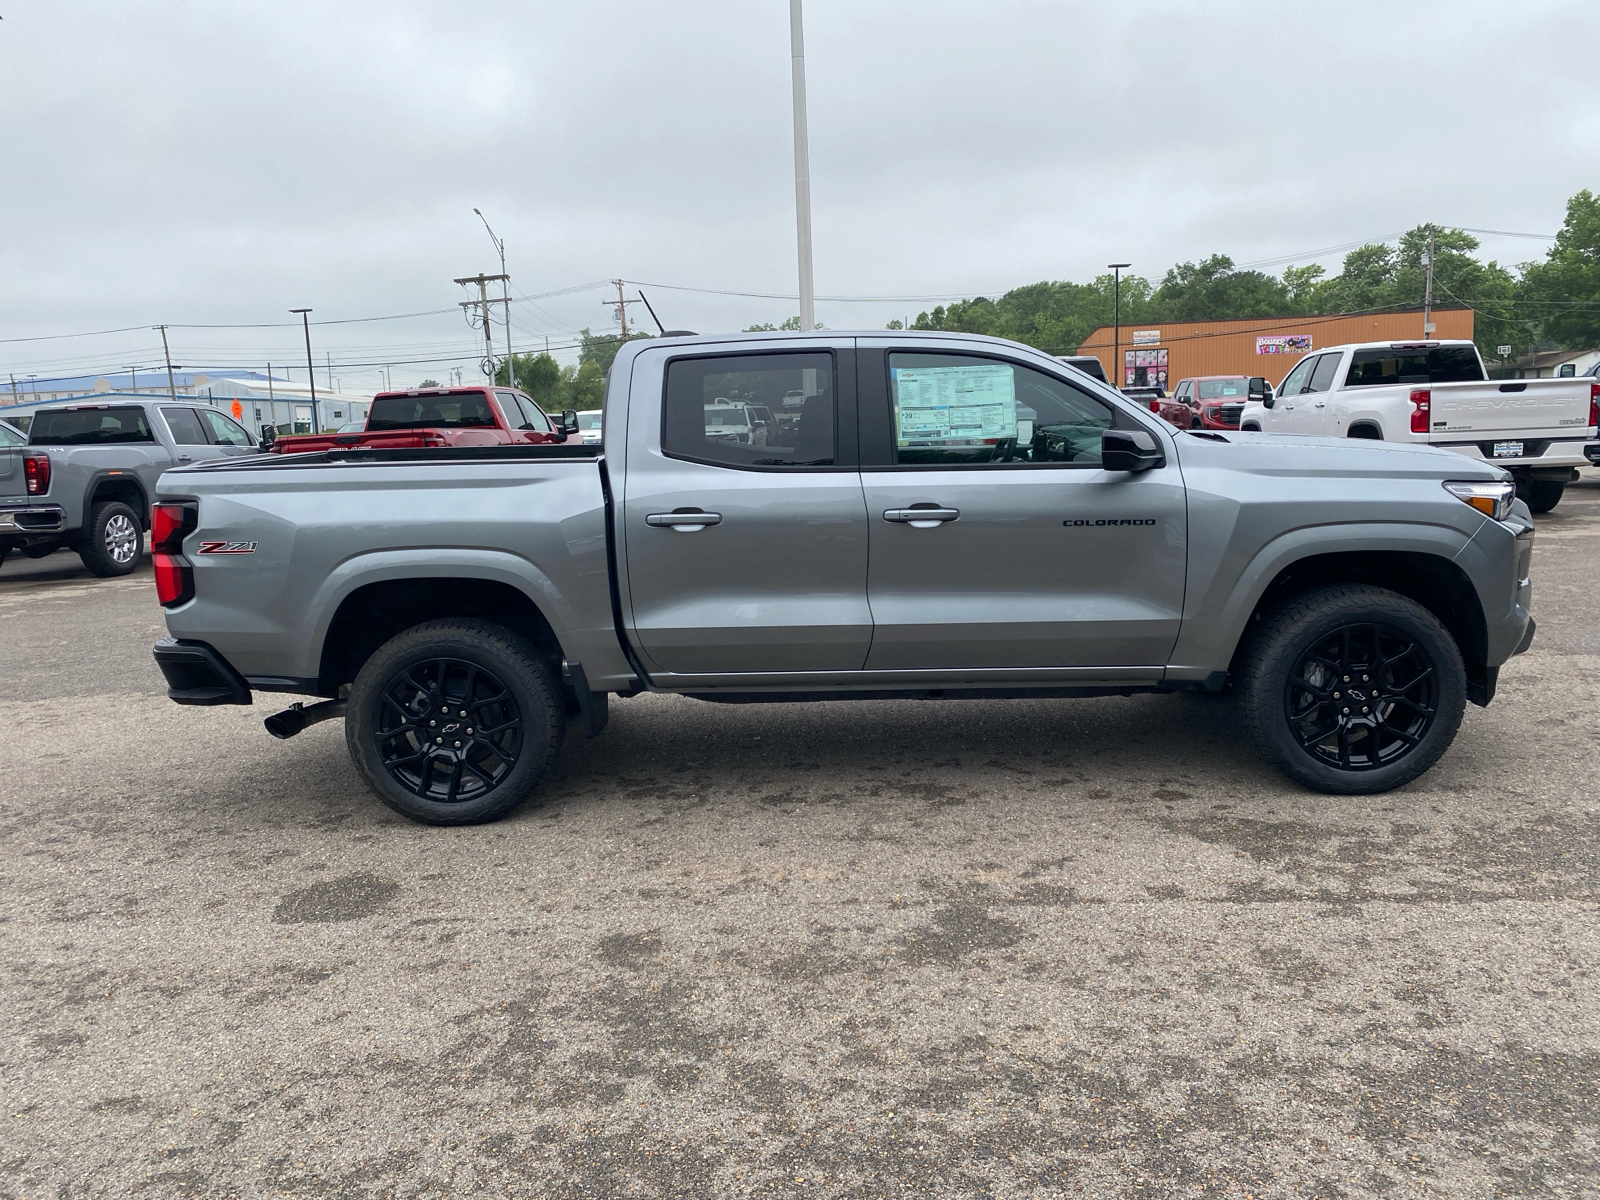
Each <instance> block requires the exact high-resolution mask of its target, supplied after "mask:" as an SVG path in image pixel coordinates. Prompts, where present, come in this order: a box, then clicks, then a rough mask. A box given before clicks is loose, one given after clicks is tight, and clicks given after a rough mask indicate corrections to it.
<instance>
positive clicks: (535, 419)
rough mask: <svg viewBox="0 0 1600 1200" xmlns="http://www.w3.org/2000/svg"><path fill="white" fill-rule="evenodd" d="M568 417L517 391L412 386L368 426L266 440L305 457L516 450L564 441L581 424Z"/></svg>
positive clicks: (386, 397)
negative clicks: (335, 452) (363, 450)
mask: <svg viewBox="0 0 1600 1200" xmlns="http://www.w3.org/2000/svg"><path fill="white" fill-rule="evenodd" d="M576 416H577V414H576V413H568V414H564V415H563V417H562V424H561V425H560V426H559V427H558V426H557V425H556V424H555V423H554V422H552V421H551V420H550V418H549V417H548V416H546V415H545V412H544V410H543V409H542V408H540V407H539V406H538V405H537V404H535V403H534V402H533V401H532V400H531V399H530V398H529V397H527V396H526V395H524V394H523V393H521V392H519V391H516V390H515V389H512V388H492V387H488V386H482V387H459V388H444V387H441V388H411V389H410V390H409V391H404V392H379V393H378V394H377V395H376V396H374V397H373V398H372V407H371V408H370V409H369V410H368V412H367V420H366V423H365V425H363V426H361V427H359V428H358V429H355V430H351V431H349V432H345V431H344V430H343V429H341V430H340V431H339V432H337V433H301V434H294V435H292V436H290V437H274V438H266V434H267V432H268V429H269V428H270V427H264V428H263V429H262V431H261V432H262V435H263V438H264V440H265V441H266V443H267V446H268V448H269V449H271V450H272V451H273V453H275V454H305V453H309V452H311V451H314V450H328V449H331V448H333V447H335V446H365V447H369V448H371V449H374V450H408V449H422V448H426V447H430V446H513V445H542V444H545V443H549V442H563V441H565V440H566V438H567V435H568V434H569V433H574V432H576V431H577V430H576V426H575V425H573V424H572V423H571V421H570V420H569V418H576Z"/></svg>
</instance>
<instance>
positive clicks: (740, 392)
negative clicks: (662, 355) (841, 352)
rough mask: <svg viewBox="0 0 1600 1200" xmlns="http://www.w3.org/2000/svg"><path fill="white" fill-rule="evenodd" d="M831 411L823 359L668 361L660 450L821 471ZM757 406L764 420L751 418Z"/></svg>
mask: <svg viewBox="0 0 1600 1200" xmlns="http://www.w3.org/2000/svg"><path fill="white" fill-rule="evenodd" d="M837 408H838V406H837V402H836V393H835V389H834V381H833V356H832V355H831V354H750V355H740V356H734V357H716V358H679V359H674V360H673V361H672V362H671V363H669V364H668V365H667V396H666V403H665V406H664V408H663V410H662V419H661V447H662V449H663V450H665V451H666V452H667V453H668V454H670V455H671V456H672V457H674V458H687V459H691V460H693V461H695V462H704V463H714V464H716V465H718V466H726V467H828V466H832V465H833V464H834V461H835V450H834V445H835V437H834V425H835V422H836V420H837V419H838V412H837ZM764 409H770V410H771V412H772V413H773V414H775V416H774V419H773V420H772V421H771V422H768V421H764V420H756V419H753V418H752V411H754V412H757V413H759V412H761V411H762V410H764Z"/></svg>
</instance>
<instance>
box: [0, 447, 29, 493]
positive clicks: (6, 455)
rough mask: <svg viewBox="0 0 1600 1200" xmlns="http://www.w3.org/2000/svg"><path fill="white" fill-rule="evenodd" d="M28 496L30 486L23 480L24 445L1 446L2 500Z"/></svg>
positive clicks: (0, 478) (0, 477) (0, 486)
mask: <svg viewBox="0 0 1600 1200" xmlns="http://www.w3.org/2000/svg"><path fill="white" fill-rule="evenodd" d="M27 498H28V488H27V485H26V484H25V483H24V482H23V480H22V447H21V446H0V501H5V500H26V499H27Z"/></svg>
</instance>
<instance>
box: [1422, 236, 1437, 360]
mask: <svg viewBox="0 0 1600 1200" xmlns="http://www.w3.org/2000/svg"><path fill="white" fill-rule="evenodd" d="M1434 328H1435V327H1434V324H1433V231H1432V230H1429V231H1428V283H1427V287H1426V288H1425V289H1424V291H1423V293H1422V336H1423V337H1424V338H1428V337H1430V336H1431V335H1432V334H1433V331H1434Z"/></svg>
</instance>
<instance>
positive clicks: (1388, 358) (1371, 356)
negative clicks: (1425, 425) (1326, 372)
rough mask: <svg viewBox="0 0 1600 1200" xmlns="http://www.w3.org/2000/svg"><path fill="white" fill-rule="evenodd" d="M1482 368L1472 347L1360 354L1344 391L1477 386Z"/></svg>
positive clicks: (1434, 347)
mask: <svg viewBox="0 0 1600 1200" xmlns="http://www.w3.org/2000/svg"><path fill="white" fill-rule="evenodd" d="M1482 379H1483V367H1482V366H1481V365H1480V364H1479V362H1478V355H1477V352H1476V351H1474V350H1473V348H1472V347H1471V346H1433V347H1431V348H1427V347H1420V346H1419V347H1416V348H1403V347H1402V348H1399V349H1396V348H1392V347H1391V348H1385V349H1380V350H1357V351H1356V352H1355V355H1354V356H1353V357H1352V358H1351V360H1350V373H1349V374H1348V375H1346V376H1345V379H1344V385H1345V387H1379V386H1381V385H1383V384H1397V383H1476V382H1479V381H1481V380H1482Z"/></svg>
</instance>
